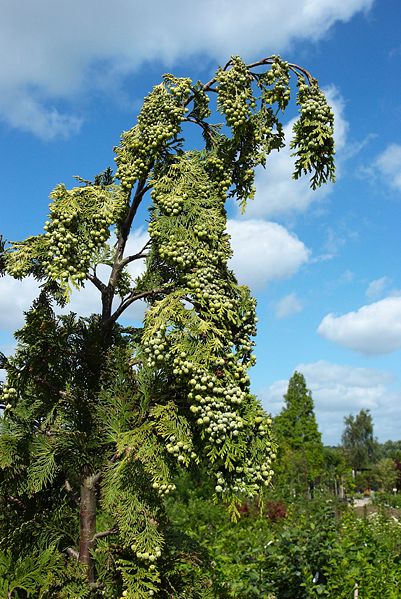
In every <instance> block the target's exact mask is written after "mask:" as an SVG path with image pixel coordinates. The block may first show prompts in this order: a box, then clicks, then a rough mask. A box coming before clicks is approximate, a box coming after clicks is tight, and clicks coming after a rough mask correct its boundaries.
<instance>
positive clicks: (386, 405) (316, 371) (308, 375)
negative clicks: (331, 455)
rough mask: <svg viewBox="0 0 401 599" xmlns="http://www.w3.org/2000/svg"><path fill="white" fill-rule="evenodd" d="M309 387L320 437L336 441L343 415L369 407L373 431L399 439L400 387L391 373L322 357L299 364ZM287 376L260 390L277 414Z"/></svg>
mask: <svg viewBox="0 0 401 599" xmlns="http://www.w3.org/2000/svg"><path fill="white" fill-rule="evenodd" d="M294 370H297V371H298V372H302V374H303V375H304V376H305V380H306V383H307V386H308V388H309V389H310V390H311V391H312V397H313V400H314V404H315V413H316V418H317V421H318V425H319V429H320V431H321V432H322V433H323V439H324V442H325V443H328V444H338V443H339V442H340V440H341V433H342V431H343V429H344V416H347V415H348V414H356V413H358V412H359V411H360V410H362V409H365V410H366V409H368V410H371V413H372V416H373V422H374V425H375V434H376V435H378V436H379V438H380V439H381V440H382V441H384V440H386V439H398V437H399V431H398V422H399V419H400V417H401V404H400V399H401V390H400V389H399V388H398V389H396V390H393V388H392V385H393V383H394V377H393V375H392V374H390V373H389V372H385V371H382V370H376V369H374V368H359V367H355V366H349V365H343V364H333V363H331V362H327V361H324V360H320V361H318V362H312V363H307V364H299V365H298V366H296V368H295V369H294ZM287 387H288V380H278V381H275V382H274V383H273V384H272V385H270V386H269V387H268V388H267V389H264V390H262V391H261V392H260V394H259V395H260V397H261V398H262V400H263V402H264V405H265V407H266V409H267V410H269V411H271V412H272V413H273V414H277V413H279V412H280V410H281V409H282V407H283V395H284V394H285V392H286V390H287Z"/></svg>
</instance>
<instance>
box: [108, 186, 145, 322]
mask: <svg viewBox="0 0 401 599" xmlns="http://www.w3.org/2000/svg"><path fill="white" fill-rule="evenodd" d="M149 189H150V186H147V185H146V177H143V178H142V179H140V180H139V181H138V184H137V187H136V192H135V194H134V197H133V199H132V202H131V205H130V208H129V211H128V214H127V216H126V219H125V221H124V222H123V223H122V225H121V228H120V235H119V237H118V240H117V244H116V255H115V259H114V264H113V266H112V269H111V273H110V277H109V282H108V285H107V286H105V288H104V289H103V290H102V306H103V307H102V321H103V326H104V327H105V329H107V328H108V326H109V325H110V324H111V323H112V322H114V321H112V320H111V311H112V305H113V298H114V291H115V288H116V284H117V280H118V275H119V273H120V271H121V269H122V267H123V265H122V257H123V255H124V250H125V246H126V244H127V239H128V235H129V232H130V230H131V226H132V223H133V220H134V218H135V215H136V213H137V211H138V208H139V205H140V203H141V201H142V198H143V196H144V195H145V193H146V192H147V191H148V190H149Z"/></svg>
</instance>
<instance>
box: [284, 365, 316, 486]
mask: <svg viewBox="0 0 401 599" xmlns="http://www.w3.org/2000/svg"><path fill="white" fill-rule="evenodd" d="M274 431H275V434H276V438H277V442H278V447H279V460H278V468H277V470H278V473H279V475H280V479H281V483H283V482H285V484H287V485H289V486H290V487H291V488H292V490H295V491H304V492H305V491H306V490H309V491H312V489H313V486H314V481H315V480H316V478H317V477H319V476H320V475H321V474H322V470H323V464H324V452H323V444H322V441H321V434H320V432H319V430H318V426H317V422H316V418H315V413H314V406H313V399H312V394H311V392H310V390H309V389H308V388H307V386H306V381H305V377H304V375H303V374H301V373H300V372H297V371H295V372H294V374H293V375H292V377H291V378H290V380H289V383H288V389H287V393H286V394H285V395H284V407H283V409H282V411H281V412H280V414H278V415H277V416H276V417H275V419H274Z"/></svg>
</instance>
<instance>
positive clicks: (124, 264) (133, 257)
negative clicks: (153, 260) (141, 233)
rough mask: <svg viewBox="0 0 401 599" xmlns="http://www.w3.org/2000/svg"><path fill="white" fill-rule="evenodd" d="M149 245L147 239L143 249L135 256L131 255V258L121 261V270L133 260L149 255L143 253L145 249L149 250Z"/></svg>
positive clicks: (149, 242) (149, 241)
mask: <svg viewBox="0 0 401 599" xmlns="http://www.w3.org/2000/svg"><path fill="white" fill-rule="evenodd" d="M150 244H151V240H150V239H148V241H147V242H146V243H145V245H144V246H143V248H142V249H141V250H140V251H139V252H138V253H137V254H132V255H131V256H127V257H126V258H124V260H121V262H120V264H121V268H123V267H124V266H126V265H127V264H129V263H130V262H133V261H134V260H139V259H140V258H146V257H147V256H148V255H149V254H146V253H144V252H145V250H146V249H148V248H149V246H150Z"/></svg>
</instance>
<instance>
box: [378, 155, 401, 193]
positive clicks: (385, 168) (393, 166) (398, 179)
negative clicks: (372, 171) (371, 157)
mask: <svg viewBox="0 0 401 599" xmlns="http://www.w3.org/2000/svg"><path fill="white" fill-rule="evenodd" d="M375 164H376V167H377V169H378V170H379V172H380V174H381V176H382V178H383V179H384V180H385V182H386V183H387V184H388V185H389V186H390V187H393V188H394V189H396V190H397V191H401V145H400V144H390V145H389V146H388V147H387V148H386V149H385V150H384V151H383V152H382V153H381V154H379V156H378V157H377V158H376V161H375Z"/></svg>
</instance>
